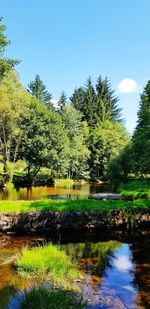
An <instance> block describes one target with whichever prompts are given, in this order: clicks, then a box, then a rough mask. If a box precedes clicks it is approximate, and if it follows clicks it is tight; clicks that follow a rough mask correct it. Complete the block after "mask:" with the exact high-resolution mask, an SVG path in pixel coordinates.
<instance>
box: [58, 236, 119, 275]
mask: <svg viewBox="0 0 150 309" xmlns="http://www.w3.org/2000/svg"><path fill="white" fill-rule="evenodd" d="M121 245H122V244H121V243H120V242H118V241H107V242H98V243H92V242H85V243H78V244H67V245H63V246H62V248H63V249H65V251H66V253H67V254H68V255H70V256H72V257H73V258H75V259H77V260H78V262H79V264H80V266H81V268H82V269H83V270H84V269H85V270H90V272H91V273H92V275H101V274H102V271H103V270H104V269H105V267H106V266H110V264H109V258H110V257H111V256H113V253H114V251H115V250H116V249H117V248H119V247H120V246H121Z"/></svg>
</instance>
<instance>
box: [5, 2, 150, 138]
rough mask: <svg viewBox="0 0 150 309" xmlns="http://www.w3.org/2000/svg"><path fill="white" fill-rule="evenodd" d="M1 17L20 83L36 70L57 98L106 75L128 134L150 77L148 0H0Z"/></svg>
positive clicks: (32, 75) (9, 51) (132, 126)
mask: <svg viewBox="0 0 150 309" xmlns="http://www.w3.org/2000/svg"><path fill="white" fill-rule="evenodd" d="M0 15H1V16H3V17H4V23H5V25H6V26H7V35H8V38H9V39H11V40H12V44H11V46H10V47H9V48H8V55H9V56H11V57H16V58H19V59H21V60H22V62H21V63H20V64H19V66H18V68H17V69H18V71H19V73H20V77H21V80H22V82H23V83H24V84H25V86H26V85H27V84H28V83H29V82H30V81H31V80H33V79H34V77H35V75H36V74H37V73H38V74H39V75H40V77H41V79H42V80H43V82H44V83H45V84H46V86H47V88H48V90H49V91H50V92H51V93H52V94H53V98H54V99H58V98H59V96H60V93H61V92H62V90H65V92H66V94H67V95H68V97H69V96H70V95H71V93H72V92H73V90H74V88H75V87H78V86H80V85H82V84H84V83H85V81H86V79H87V77H88V76H91V77H92V79H93V82H95V80H96V78H97V76H98V75H99V74H101V75H102V76H103V77H105V76H107V77H108V78H109V79H110V81H111V83H112V87H113V89H115V90H116V94H117V95H118V96H119V98H120V102H119V105H120V106H121V107H123V115H124V117H125V119H126V126H127V128H128V130H129V131H130V132H132V130H133V128H134V127H135V123H136V113H137V109H138V102H139V92H141V89H142V87H143V86H144V85H145V84H146V82H147V80H148V79H149V78H150V0H42V1H41V0H0ZM126 78H128V79H129V80H128V79H127V80H124V79H126ZM130 79H131V80H130ZM134 81H135V82H134Z"/></svg>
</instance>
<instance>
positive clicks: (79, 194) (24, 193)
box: [0, 183, 108, 201]
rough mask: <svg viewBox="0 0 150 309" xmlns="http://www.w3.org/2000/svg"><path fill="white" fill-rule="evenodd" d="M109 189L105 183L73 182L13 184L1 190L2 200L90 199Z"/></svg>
mask: <svg viewBox="0 0 150 309" xmlns="http://www.w3.org/2000/svg"><path fill="white" fill-rule="evenodd" d="M103 191H108V185H104V184H96V183H95V184H94V183H92V184H90V183H86V184H73V185H70V186H64V187H63V186H57V185H55V186H44V187H42V186H37V187H32V188H29V187H28V188H17V189H16V188H14V186H13V185H12V184H10V185H9V186H8V187H6V188H4V189H2V190H1V191H0V200H13V201H15V200H40V199H45V198H53V199H88V198H89V197H90V195H91V194H92V193H97V192H103Z"/></svg>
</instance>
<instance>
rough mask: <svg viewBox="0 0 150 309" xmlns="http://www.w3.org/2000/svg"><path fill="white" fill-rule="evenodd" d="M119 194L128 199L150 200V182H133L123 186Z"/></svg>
mask: <svg viewBox="0 0 150 309" xmlns="http://www.w3.org/2000/svg"><path fill="white" fill-rule="evenodd" d="M118 192H119V193H121V194H122V195H123V196H124V197H125V198H128V199H139V198H150V180H133V181H129V182H128V183H126V184H121V185H120V187H119V189H118Z"/></svg>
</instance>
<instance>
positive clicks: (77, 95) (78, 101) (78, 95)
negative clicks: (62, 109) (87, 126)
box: [70, 87, 85, 113]
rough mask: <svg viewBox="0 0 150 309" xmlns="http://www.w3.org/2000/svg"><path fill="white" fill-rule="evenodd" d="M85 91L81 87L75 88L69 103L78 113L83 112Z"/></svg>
mask: <svg viewBox="0 0 150 309" xmlns="http://www.w3.org/2000/svg"><path fill="white" fill-rule="evenodd" d="M84 100H85V90H84V88H83V87H80V88H75V90H74V93H73V94H72V96H71V98H70V101H71V104H72V105H73V107H74V108H76V109H77V110H79V111H80V112H82V113H83V112H84Z"/></svg>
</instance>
